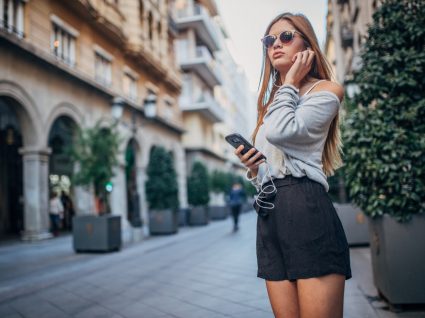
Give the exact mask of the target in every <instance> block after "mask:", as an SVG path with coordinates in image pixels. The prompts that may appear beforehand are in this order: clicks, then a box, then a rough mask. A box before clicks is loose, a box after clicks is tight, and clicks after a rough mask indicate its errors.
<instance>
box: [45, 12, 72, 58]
mask: <svg viewBox="0 0 425 318" xmlns="http://www.w3.org/2000/svg"><path fill="white" fill-rule="evenodd" d="M51 20H52V37H51V40H50V41H51V43H50V47H51V50H52V53H53V54H54V55H55V56H56V57H57V58H58V59H60V60H62V61H63V62H65V63H67V64H69V65H70V66H73V65H74V64H75V39H76V37H77V36H78V35H79V33H78V32H77V31H76V30H75V29H74V28H72V27H71V26H69V25H68V24H66V23H65V22H63V21H62V20H61V19H60V18H58V17H57V16H54V15H53V16H51Z"/></svg>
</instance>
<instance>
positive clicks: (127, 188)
mask: <svg viewBox="0 0 425 318" xmlns="http://www.w3.org/2000/svg"><path fill="white" fill-rule="evenodd" d="M171 23H172V21H171V22H170V17H169V6H168V2H167V1H165V0H159V1H153V0H143V1H136V0H119V1H112V0H101V1H90V0H73V1H53V0H27V1H24V0H0V136H1V139H0V150H1V152H0V219H1V220H0V224H1V227H0V233H1V235H2V236H4V235H6V234H10V233H12V234H13V233H15V234H16V233H20V232H21V233H22V238H23V239H24V240H36V239H42V238H45V237H48V236H49V231H48V230H49V221H48V198H49V190H50V189H52V188H55V187H57V188H60V189H65V190H66V191H69V193H70V194H71V197H72V199H73V201H74V202H73V203H74V207H75V210H76V213H77V214H90V213H93V210H94V208H93V195H92V193H91V191H90V189H86V188H83V187H76V186H73V185H72V184H71V182H70V175H71V172H72V169H73V167H71V166H70V164H69V160H68V159H67V158H66V156H65V154H64V148H65V146H66V145H67V144H69V143H70V142H72V136H73V134H74V133H75V131H76V129H78V127H81V128H85V127H92V126H93V125H94V124H95V123H96V122H97V121H98V120H105V121H111V120H114V119H113V116H112V115H113V113H112V111H113V109H114V106H117V105H116V104H117V103H118V101H119V105H118V106H120V108H121V111H120V112H121V113H122V114H121V117H120V119H119V121H118V129H119V132H120V135H121V136H122V138H123V140H124V141H123V143H122V147H121V148H122V149H121V151H120V158H119V163H120V164H119V166H118V167H117V168H116V171H115V177H114V180H112V181H113V182H112V183H113V189H112V193H111V202H110V204H111V210H112V214H116V215H121V216H122V221H123V222H122V223H123V229H124V233H126V234H125V235H127V236H132V235H133V236H134V235H139V234H140V233H139V234H137V233H138V232H140V231H141V229H140V228H138V226H137V224H138V223H140V220H141V221H142V223H143V224H145V225H146V224H147V223H148V217H147V205H146V200H145V194H144V184H145V181H146V166H147V164H148V159H149V152H150V149H151V147H152V146H153V145H162V146H163V147H165V148H166V149H168V150H170V151H171V152H172V154H173V155H174V157H175V163H176V171H177V174H178V183H179V191H180V192H179V201H180V205H181V206H182V207H185V206H187V195H186V169H185V165H184V163H185V151H184V148H183V146H182V142H181V141H182V134H183V117H182V113H181V111H180V108H179V104H178V98H179V96H180V92H181V86H182V79H181V75H180V69H179V67H178V65H177V64H176V60H175V56H174V48H173V41H174V36H175V33H173V30H172V28H171V27H169V26H170V24H171ZM148 96H149V97H150V98H152V97H153V98H154V101H155V103H156V105H155V106H156V107H155V113H156V114H155V116H154V118H153V119H149V120H148V119H147V114H146V112H145V106H144V104H145V100H146V98H147V97H148ZM115 108H116V107H115ZM115 120H117V119H115ZM128 153H131V155H132V156H133V157H134V160H132V161H131V162H129V160H128V159H127V157H129V156H126V154H128ZM129 171H130V173H129Z"/></svg>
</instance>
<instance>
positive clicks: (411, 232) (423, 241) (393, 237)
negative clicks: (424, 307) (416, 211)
mask: <svg viewBox="0 0 425 318" xmlns="http://www.w3.org/2000/svg"><path fill="white" fill-rule="evenodd" d="M369 230H370V232H369V233H370V244H371V256H372V269H373V277H374V282H375V285H376V287H377V289H378V291H379V292H380V294H381V295H382V296H384V297H385V298H386V299H387V300H388V302H390V303H391V304H394V305H401V304H425V274H424V273H425V215H415V216H413V218H412V220H411V221H409V222H407V223H399V222H397V221H396V220H394V219H393V218H391V217H390V216H388V215H383V217H379V218H376V219H372V218H369Z"/></svg>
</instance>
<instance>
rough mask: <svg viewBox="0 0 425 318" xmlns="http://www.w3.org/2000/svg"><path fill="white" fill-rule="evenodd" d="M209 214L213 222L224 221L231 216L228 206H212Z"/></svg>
mask: <svg viewBox="0 0 425 318" xmlns="http://www.w3.org/2000/svg"><path fill="white" fill-rule="evenodd" d="M209 213H210V218H211V220H224V219H226V218H227V216H228V215H229V208H228V207H227V206H210V207H209Z"/></svg>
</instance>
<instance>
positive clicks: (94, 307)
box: [0, 213, 425, 318]
mask: <svg viewBox="0 0 425 318" xmlns="http://www.w3.org/2000/svg"><path fill="white" fill-rule="evenodd" d="M255 222H256V214H255V213H248V214H243V215H242V217H241V230H240V231H239V232H237V233H232V232H231V228H232V225H231V221H230V219H228V220H225V221H216V222H212V223H211V224H210V225H208V226H206V227H194V228H181V229H180V232H179V234H177V235H172V236H163V237H152V238H148V239H146V240H145V241H143V242H141V243H138V244H134V245H131V246H127V247H125V248H123V250H122V251H120V252H116V253H109V254H75V253H74V252H73V250H72V246H71V237H70V236H66V237H61V238H58V239H53V240H49V241H43V242H37V243H32V244H28V243H18V242H16V243H13V244H6V245H4V244H3V245H0V317H2V318H12V317H34V318H43V317H46V318H47V317H52V318H61V317H78V318H83V317H87V318H93V317H113V318H118V317H126V318H131V317H137V318H140V317H142V318H156V317H159V318H163V317H164V318H165V317H182V318H191V317H200V318H218V317H244V318H251V317H252V318H263V317H273V314H272V311H271V308H270V305H269V302H268V298H267V292H266V289H265V284H264V281H263V280H261V279H259V278H257V277H256V258H255ZM351 257H352V259H351V260H352V270H353V278H352V279H350V280H348V281H347V284H346V291H345V309H344V317H346V318H369V317H370V318H378V317H379V318H407V317H408V318H422V317H425V312H403V313H397V314H395V313H392V312H390V311H389V310H388V309H386V304H385V303H383V302H381V301H379V299H378V298H377V293H376V290H375V288H374V287H373V283H372V275H371V268H370V253H369V249H368V248H353V249H351Z"/></svg>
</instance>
